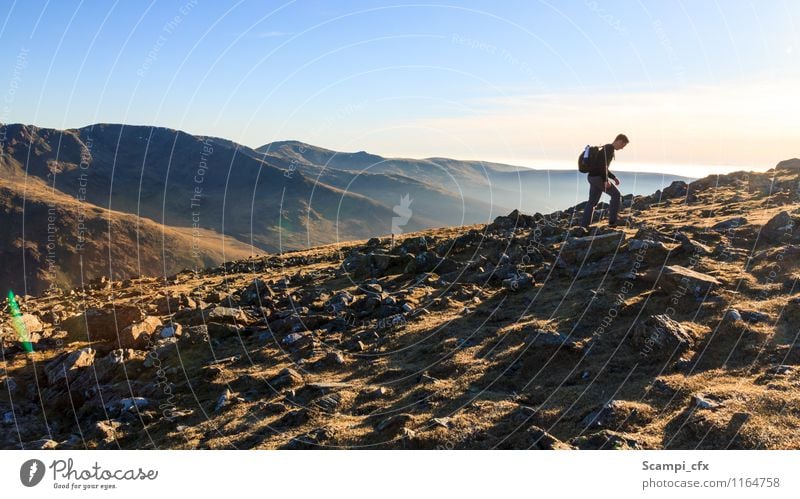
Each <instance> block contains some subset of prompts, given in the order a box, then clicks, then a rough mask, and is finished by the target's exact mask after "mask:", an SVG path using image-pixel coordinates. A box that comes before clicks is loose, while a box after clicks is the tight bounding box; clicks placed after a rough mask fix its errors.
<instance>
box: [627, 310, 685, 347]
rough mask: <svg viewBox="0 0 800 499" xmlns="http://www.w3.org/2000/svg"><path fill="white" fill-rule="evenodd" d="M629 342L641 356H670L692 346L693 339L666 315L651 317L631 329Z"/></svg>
mask: <svg viewBox="0 0 800 499" xmlns="http://www.w3.org/2000/svg"><path fill="white" fill-rule="evenodd" d="M631 340H632V342H633V344H634V346H635V347H637V348H638V349H639V350H640V353H641V354H642V355H643V356H649V355H651V354H652V355H657V356H666V357H669V356H672V355H676V354H681V353H683V352H685V351H686V350H688V349H690V348H691V347H693V346H694V339H693V338H692V337H691V335H690V334H689V333H688V332H687V331H686V330H685V329H684V328H683V327H682V326H681V325H680V324H679V323H678V322H676V321H674V320H672V319H671V318H670V317H669V316H667V315H651V316H650V317H648V318H647V319H645V320H644V321H640V322H639V323H637V324H636V326H635V327H634V329H633V335H632V336H631Z"/></svg>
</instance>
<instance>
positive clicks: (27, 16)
mask: <svg viewBox="0 0 800 499" xmlns="http://www.w3.org/2000/svg"><path fill="white" fill-rule="evenodd" d="M2 5H3V6H4V9H2V13H0V22H2V23H3V24H2V25H1V26H0V29H1V30H2V31H0V40H2V46H3V49H4V50H3V51H2V52H0V93H3V97H0V99H2V100H1V101H0V104H2V108H0V121H2V122H23V123H30V124H36V125H39V126H44V127H56V128H73V127H80V126H85V125H87V124H91V123H96V122H122V123H129V124H148V125H149V124H153V125H159V126H168V127H171V128H178V129H182V130H186V131H188V132H190V133H196V134H204V135H216V136H222V137H226V138H230V139H232V140H235V141H238V142H241V143H243V144H246V145H249V146H258V145H261V144H264V143H267V142H270V141H273V140H284V139H298V140H303V141H305V142H309V143H313V144H316V145H320V146H323V147H328V148H332V149H337V150H346V151H353V150H368V151H370V152H374V153H377V154H382V155H386V156H406V157H429V156H449V157H456V158H464V159H484V160H495V161H504V162H511V163H515V164H524V165H529V166H536V167H547V166H549V167H568V165H571V164H572V163H573V156H577V151H579V150H580V149H581V148H582V147H583V145H584V144H586V143H601V142H605V141H608V140H609V139H610V138H613V136H614V135H615V134H616V133H618V132H620V131H623V132H625V133H627V134H628V135H629V136H630V137H631V145H630V146H629V147H628V148H627V149H626V150H625V151H623V153H621V154H620V157H619V158H618V159H619V160H621V161H618V164H619V166H618V168H621V169H624V168H625V167H626V165H627V167H628V168H630V169H640V170H641V169H651V170H669V171H673V172H676V173H687V172H690V171H691V172H695V173H697V172H700V170H701V169H702V170H703V172H707V171H724V170H726V169H730V168H735V167H753V168H768V167H771V166H773V165H774V163H775V162H777V161H779V160H781V159H785V158H787V157H793V156H800V152H799V151H797V144H798V143H800V141H798V140H797V137H800V120H798V119H797V116H798V114H799V113H800V103H798V101H799V99H798V98H797V92H796V88H798V83H800V78H799V77H798V67H800V64H798V63H800V55H799V54H800V35H798V31H799V30H800V3H798V2H796V1H788V0H786V1H780V0H776V1H770V2H755V1H749V0H747V1H745V0H739V1H736V0H732V1H710V0H697V1H675V2H661V1H659V2H644V1H641V2H640V1H602V0H596V1H595V0H579V1H567V2H552V3H551V2H541V1H535V0H529V1H503V2H498V1H495V2H487V1H459V2H451V3H448V2H442V3H439V4H424V3H415V4H408V3H406V4H404V3H399V2H385V1H336V2H334V1H303V0H298V1H295V2H269V1H262V2H255V1H253V2H251V1H245V2H221V1H217V2H211V1H207V0H205V1H204V0H196V1H195V0H182V1H180V0H179V1H176V2H166V1H162V2H152V3H150V2H131V1H120V2H111V1H85V2H79V1H50V2H46V1H41V2H37V1H24V2H23V1H17V2H13V1H6V0H4V1H3V2H2Z"/></svg>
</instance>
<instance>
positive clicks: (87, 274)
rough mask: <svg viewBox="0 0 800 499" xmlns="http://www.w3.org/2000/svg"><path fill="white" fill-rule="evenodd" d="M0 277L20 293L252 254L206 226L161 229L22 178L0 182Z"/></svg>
mask: <svg viewBox="0 0 800 499" xmlns="http://www.w3.org/2000/svg"><path fill="white" fill-rule="evenodd" d="M0 239H2V241H4V244H3V245H2V246H0V259H2V261H3V262H4V265H3V268H2V269H0V282H2V283H3V284H4V288H5V290H4V292H8V291H9V289H11V290H14V291H15V292H17V293H19V294H22V295H25V294H34V295H37V294H41V293H44V292H46V291H48V290H49V288H51V286H57V287H61V288H64V289H69V288H73V287H79V286H80V285H81V284H83V283H86V282H89V281H92V280H95V279H97V278H99V277H101V276H111V277H113V278H116V279H124V278H127V277H131V276H139V275H149V276H159V275H160V276H166V275H169V274H173V273H175V272H178V271H180V270H183V269H187V268H201V269H202V268H205V267H208V266H212V265H215V264H218V263H220V262H222V261H225V260H228V259H231V258H247V257H248V256H252V255H254V254H257V253H258V250H257V249H256V248H253V247H251V246H249V245H247V244H245V243H242V242H240V241H237V240H235V239H232V238H230V237H223V236H221V235H219V234H218V233H215V232H213V231H209V230H206V229H197V230H189V229H180V228H175V227H166V226H163V225H160V224H157V223H155V222H153V221H151V220H148V219H146V218H139V217H136V216H134V215H131V214H128V213H122V212H118V211H113V210H104V209H101V208H99V207H97V206H94V205H90V204H88V203H81V202H79V201H76V200H75V198H73V197H70V196H68V195H66V194H63V193H60V192H59V191H54V190H53V189H49V188H48V187H47V186H45V185H43V184H42V183H41V182H37V181H36V180H35V179H33V178H30V179H28V181H27V182H26V183H25V184H22V185H20V184H14V183H8V181H7V180H6V182H4V183H3V185H0Z"/></svg>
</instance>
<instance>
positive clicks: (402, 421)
mask: <svg viewBox="0 0 800 499" xmlns="http://www.w3.org/2000/svg"><path fill="white" fill-rule="evenodd" d="M412 420H413V417H412V416H411V414H406V413H403V414H396V415H394V416H391V417H389V418H386V419H384V420H382V421H381V422H380V423H378V424H377V425H376V426H375V430H376V431H378V432H387V433H397V432H399V431H400V430H401V429H402V428H404V427H405V426H406V425H407V424H408V423H410V422H411V421H412Z"/></svg>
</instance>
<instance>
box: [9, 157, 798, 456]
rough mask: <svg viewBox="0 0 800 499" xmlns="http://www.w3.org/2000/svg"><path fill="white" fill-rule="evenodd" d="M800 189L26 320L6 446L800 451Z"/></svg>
mask: <svg viewBox="0 0 800 499" xmlns="http://www.w3.org/2000/svg"><path fill="white" fill-rule="evenodd" d="M798 182H800V160H797V159H795V160H790V161H787V162H783V163H781V164H779V165H778V166H777V167H776V168H775V169H772V170H770V171H768V172H766V173H746V172H739V173H732V174H729V175H722V176H712V177H707V178H704V179H701V180H698V181H695V182H692V183H691V184H688V185H686V184H683V183H680V182H676V183H675V184H673V185H671V186H669V187H668V188H666V189H664V190H663V191H660V192H657V193H655V194H653V195H650V196H638V197H630V196H628V197H627V198H626V208H625V213H624V214H625V215H626V216H628V217H629V218H628V220H629V223H628V225H627V226H626V227H624V228H621V229H618V230H609V229H607V228H605V227H604V224H603V222H600V223H599V224H598V225H597V227H596V228H595V229H593V231H592V232H591V234H588V233H587V232H586V231H585V230H584V229H581V228H579V227H576V226H575V224H574V223H573V221H574V218H573V214H574V213H575V209H569V210H566V211H563V212H556V213H551V214H548V215H540V214H533V215H525V214H520V213H518V212H514V213H511V214H510V215H508V216H501V217H498V218H497V219H496V220H495V221H494V222H492V223H491V224H488V225H474V226H467V227H453V228H445V229H436V230H429V231H424V232H420V233H415V234H408V235H406V236H404V237H402V238H399V239H398V240H397V241H396V244H395V246H393V247H392V246H391V244H390V241H389V240H388V239H387V238H381V239H378V238H375V239H371V240H369V241H356V242H352V243H345V244H342V245H338V246H337V245H332V246H330V245H329V246H320V247H316V248H313V249H310V250H304V251H297V252H291V253H286V254H283V255H280V256H278V255H269V256H266V257H263V258H257V259H247V260H241V261H233V262H229V263H226V264H225V265H222V266H218V267H213V268H209V269H207V270H205V271H203V272H201V273H199V274H195V273H193V272H181V273H179V274H177V275H174V276H170V277H169V278H168V279H166V280H163V279H154V278H141V279H133V280H129V281H125V282H121V281H113V282H105V281H97V282H94V283H91V284H90V285H88V286H87V287H86V288H85V289H77V290H74V291H72V292H70V293H68V294H65V295H52V296H48V297H43V298H30V299H24V298H19V301H20V302H21V303H20V307H21V309H22V313H24V314H25V315H23V316H22V317H21V318H20V319H19V320H18V322H17V324H16V327H17V329H18V330H20V331H21V326H20V324H25V330H26V331H27V334H28V336H29V339H30V341H31V342H32V353H25V350H24V349H23V345H21V343H20V341H19V338H18V336H17V335H18V334H19V333H15V332H14V331H15V330H14V328H13V327H12V326H13V324H11V321H9V322H8V323H7V324H6V325H5V326H4V330H5V332H4V336H3V346H2V352H3V361H4V365H3V367H4V369H3V372H2V375H1V376H2V377H0V384H2V385H3V386H2V390H0V414H2V421H3V423H2V424H3V428H4V431H3V433H2V435H3V439H2V442H1V443H0V446H2V447H3V448H8V449H10V448H26V449H32V448H59V449H70V448H72V449H75V448H79V449H82V448H112V449H113V448H174V449H191V448H208V449H222V448H228V449H230V448H240V449H251V448H319V447H347V448H354V447H355V448H474V449H485V448H517V449H525V448H533V449H553V448H578V449H626V448H643V449H661V448H684V449H687V448H712V449H723V448H740V449H757V448H761V449H797V448H799V447H800V439H799V438H798V431H797V430H798V427H799V425H800V412H798V407H800V400H799V398H800V396H798V390H797V388H798V386H800V370H798V367H797V365H798V363H800V347H798V342H797V339H798V338H797V327H796V324H797V320H798V317H800V315H798V314H800V290H799V289H798V286H797V278H798V276H799V275H800V274H798V271H800V269H799V268H798V263H797V262H798V258H797V257H798V255H800V233H797V231H796V230H795V226H796V224H797V222H798V221H800V197H798V190H797V186H798ZM580 208H581V206H580V205H578V206H577V207H576V209H577V210H578V211H579V210H580ZM600 215H602V210H601V211H600ZM8 310H10V309H9V306H8V303H7V304H6V311H8ZM87 328H88V329H87Z"/></svg>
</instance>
